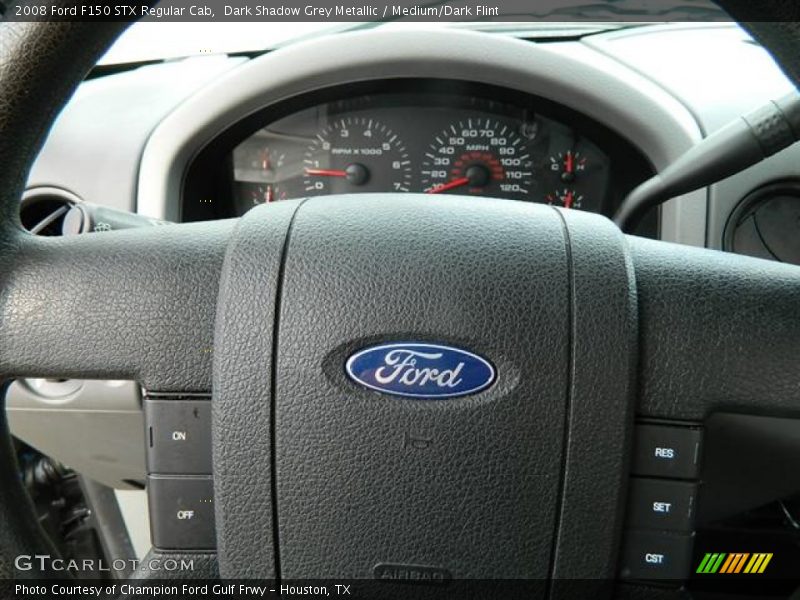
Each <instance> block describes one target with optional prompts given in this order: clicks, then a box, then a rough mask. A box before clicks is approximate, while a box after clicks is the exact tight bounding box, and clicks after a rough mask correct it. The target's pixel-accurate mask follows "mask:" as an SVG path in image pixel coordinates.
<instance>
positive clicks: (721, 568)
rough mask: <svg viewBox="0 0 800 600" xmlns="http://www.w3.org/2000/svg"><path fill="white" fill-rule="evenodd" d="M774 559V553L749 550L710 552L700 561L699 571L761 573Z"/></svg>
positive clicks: (706, 572)
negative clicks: (752, 552) (751, 552)
mask: <svg viewBox="0 0 800 600" xmlns="http://www.w3.org/2000/svg"><path fill="white" fill-rule="evenodd" d="M771 560H772V553H761V552H758V553H755V554H750V553H749V552H733V553H730V554H728V553H725V552H708V553H706V555H705V556H704V557H703V560H701V561H700V565H699V566H698V567H697V571H696V572H697V573H702V574H714V573H720V574H723V573H724V574H726V575H734V574H738V573H747V574H751V575H755V574H761V573H763V572H764V570H765V569H766V568H767V565H768V564H769V561H771Z"/></svg>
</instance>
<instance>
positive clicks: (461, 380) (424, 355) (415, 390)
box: [345, 342, 495, 400]
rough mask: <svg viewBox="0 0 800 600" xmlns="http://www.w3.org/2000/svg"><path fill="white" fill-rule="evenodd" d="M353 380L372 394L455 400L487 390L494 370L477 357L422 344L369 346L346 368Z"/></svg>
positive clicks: (351, 358) (437, 345)
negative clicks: (375, 391) (377, 392)
mask: <svg viewBox="0 0 800 600" xmlns="http://www.w3.org/2000/svg"><path fill="white" fill-rule="evenodd" d="M345 368H346V369H347V374H348V375H349V376H350V378H351V379H352V380H353V381H355V382H356V383H359V384H361V385H363V386H364V387H367V388H370V389H372V390H377V391H379V392H383V393H385V394H393V395H395V396H408V397H411V398H426V399H429V400H436V399H440V398H455V397H457V396H466V395H467V394H474V393H475V392H479V391H481V390H484V389H486V388H487V387H489V386H490V385H492V383H494V380H495V370H494V367H493V366H492V365H491V363H489V361H487V360H485V359H483V358H481V357H480V356H478V355H477V354H473V353H472V352H467V351H466V350H461V349H460V348H453V347H452V346H443V345H440V344H424V343H420V342H396V343H392V344H381V345H379V346H370V347H369V348H364V349H363V350H359V351H358V352H356V353H355V354H353V355H352V356H351V357H350V358H349V359H348V360H347V364H346V365H345Z"/></svg>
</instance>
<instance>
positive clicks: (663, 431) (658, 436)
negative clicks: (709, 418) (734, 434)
mask: <svg viewBox="0 0 800 600" xmlns="http://www.w3.org/2000/svg"><path fill="white" fill-rule="evenodd" d="M634 435H635V438H634V453H633V473H634V474H635V475H646V476H650V477H667V478H673V479H697V477H698V475H699V471H700V443H701V439H702V433H701V431H700V429H695V428H690V427H671V426H667V425H637V426H636V433H635V434H634Z"/></svg>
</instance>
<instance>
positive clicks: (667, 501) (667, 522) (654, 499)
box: [628, 478, 697, 531]
mask: <svg viewBox="0 0 800 600" xmlns="http://www.w3.org/2000/svg"><path fill="white" fill-rule="evenodd" d="M696 497H697V485H696V484H694V483H689V482H685V481H668V480H661V479H638V478H634V479H632V480H631V485H630V492H629V494H628V511H629V512H628V525H629V526H630V527H633V528H636V529H666V530H670V531H692V529H694V527H693V523H694V511H695V505H696Z"/></svg>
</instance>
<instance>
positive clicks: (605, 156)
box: [229, 91, 646, 215]
mask: <svg viewBox="0 0 800 600" xmlns="http://www.w3.org/2000/svg"><path fill="white" fill-rule="evenodd" d="M556 112H558V111H556ZM589 129H592V128H591V127H589ZM598 138H603V135H602V134H598V133H597V131H589V132H587V131H585V130H584V128H582V127H580V126H576V124H575V123H573V122H571V121H564V120H561V119H559V118H558V116H557V115H553V114H552V111H548V110H547V107H543V106H542V103H541V102H536V101H535V99H531V100H530V101H528V100H527V99H525V98H522V99H520V98H517V99H514V100H511V101H509V100H507V99H500V100H498V99H495V98H494V97H492V95H490V94H486V95H481V96H478V95H474V94H468V93H459V92H457V91H449V92H439V91H430V92H428V91H417V92H405V91H393V92H379V93H370V94H362V95H357V96H350V97H348V98H346V99H342V100H334V101H329V102H322V103H319V104H315V105H313V106H310V107H306V108H303V109H301V110H298V111H296V112H293V113H291V114H288V115H286V116H283V117H281V118H279V119H277V120H274V121H272V122H270V123H268V124H266V126H264V127H262V128H260V129H258V130H257V131H256V132H255V133H253V134H252V135H250V136H249V137H247V138H246V139H244V141H241V143H239V144H238V145H237V146H236V147H235V148H234V149H233V151H232V153H231V155H230V159H229V161H230V162H229V164H230V165H231V170H232V178H231V179H232V185H233V196H234V205H235V211H234V213H235V214H237V215H241V214H244V213H245V212H246V211H248V210H250V209H251V208H252V207H254V206H257V205H259V204H263V203H270V202H280V201H281V200H286V199H291V198H303V197H307V196H325V195H331V194H349V193H362V192H394V193H402V192H421V193H425V194H430V195H431V200H432V201H433V200H434V199H435V197H436V196H437V195H441V194H461V195H468V196H476V197H478V196H489V197H498V198H507V199H513V200H522V201H527V202H540V203H546V204H552V205H555V206H562V207H566V208H570V209H580V210H588V211H593V212H601V213H609V212H610V211H611V210H612V208H613V207H612V206H610V205H609V202H610V201H611V195H610V191H611V189H612V187H613V186H612V181H611V179H612V177H611V176H612V157H611V155H612V154H613V148H612V149H611V151H609V150H607V149H603V148H602V147H601V145H600V144H601V143H602V141H603V140H602V139H600V140H598ZM606 143H608V140H606ZM643 175H646V173H645V174H643Z"/></svg>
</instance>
